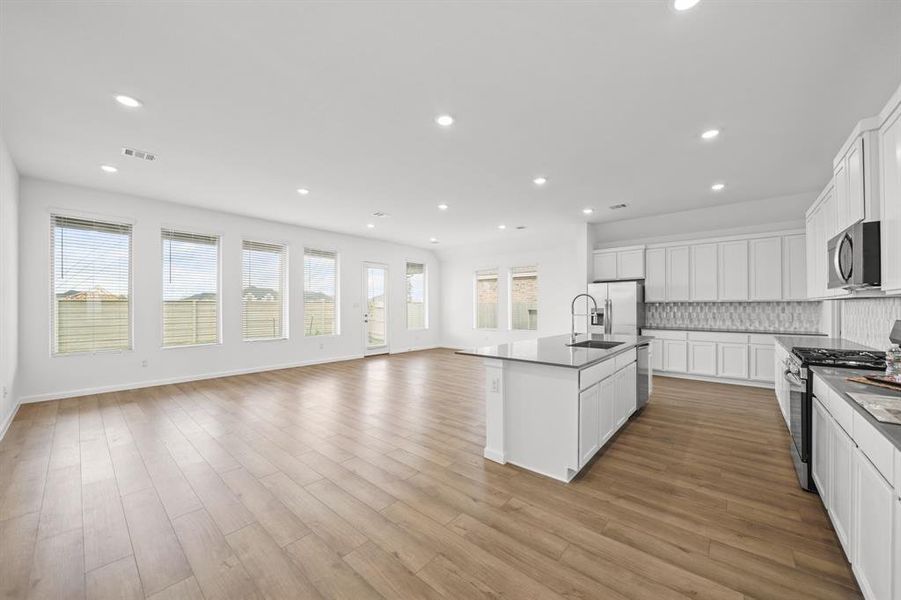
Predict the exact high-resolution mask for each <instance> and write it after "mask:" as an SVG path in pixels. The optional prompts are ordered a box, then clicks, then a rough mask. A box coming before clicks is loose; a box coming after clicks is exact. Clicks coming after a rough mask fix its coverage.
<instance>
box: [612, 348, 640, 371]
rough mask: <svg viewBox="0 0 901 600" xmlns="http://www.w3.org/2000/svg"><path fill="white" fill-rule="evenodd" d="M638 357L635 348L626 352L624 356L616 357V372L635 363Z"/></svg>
mask: <svg viewBox="0 0 901 600" xmlns="http://www.w3.org/2000/svg"><path fill="white" fill-rule="evenodd" d="M637 356H638V354H637V352H636V350H635V348H632V349H631V350H626V351H625V352H623V353H622V354H619V355H617V356H615V357H614V360H615V361H616V370H617V371H619V370H620V369H622V368H623V367H625V366H626V365H628V364H630V363H634V362H635V359H636V357H637Z"/></svg>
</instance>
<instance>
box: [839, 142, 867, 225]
mask: <svg viewBox="0 0 901 600" xmlns="http://www.w3.org/2000/svg"><path fill="white" fill-rule="evenodd" d="M843 162H844V163H845V170H846V171H847V180H848V190H847V192H848V194H847V196H845V205H844V206H843V207H842V209H841V210H842V219H843V220H841V221H839V229H840V230H844V229H845V228H847V227H850V226H851V225H853V224H854V223H857V222H858V221H863V219H864V212H865V209H864V193H865V187H864V164H863V137H860V138H858V139H857V140H856V141H855V142H854V144H853V145H852V146H851V149H850V150H848V154H846V155H845V158H844V160H843Z"/></svg>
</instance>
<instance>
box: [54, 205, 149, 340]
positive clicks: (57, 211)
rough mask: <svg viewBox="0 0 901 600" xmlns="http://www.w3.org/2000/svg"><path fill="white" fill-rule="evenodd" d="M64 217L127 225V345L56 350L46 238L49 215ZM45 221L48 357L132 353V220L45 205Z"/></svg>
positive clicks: (133, 243) (133, 254) (133, 334)
mask: <svg viewBox="0 0 901 600" xmlns="http://www.w3.org/2000/svg"><path fill="white" fill-rule="evenodd" d="M54 217H68V218H71V219H84V220H86V221H102V222H107V223H117V224H120V225H129V226H130V227H131V241H130V243H129V244H128V348H110V349H106V350H85V351H83V352H57V351H56V340H55V339H54V337H53V332H54V331H55V329H56V265H55V264H54V262H53V260H54V257H55V251H54V249H53V248H51V247H50V241H51V240H52V239H53V226H54V223H53V218H54ZM47 223H48V225H49V227H48V228H47V229H46V231H47V236H48V239H47V243H46V244H45V246H46V247H47V248H48V249H49V250H50V256H49V257H48V262H47V265H48V267H49V269H50V277H48V278H47V281H48V283H49V289H48V294H47V298H48V299H49V300H50V310H49V314H50V321H49V323H48V324H49V325H50V331H49V332H48V333H47V339H48V340H49V342H50V344H49V350H50V357H51V358H66V357H69V356H91V355H95V354H124V353H129V352H134V349H135V318H134V312H135V309H134V256H135V220H134V219H133V218H129V217H118V216H111V215H106V214H103V213H92V212H83V211H72V210H69V209H65V208H49V209H48V210H47Z"/></svg>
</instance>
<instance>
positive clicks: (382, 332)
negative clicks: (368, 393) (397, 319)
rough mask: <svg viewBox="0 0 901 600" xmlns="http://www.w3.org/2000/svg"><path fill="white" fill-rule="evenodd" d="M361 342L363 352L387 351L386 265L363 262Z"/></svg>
mask: <svg viewBox="0 0 901 600" xmlns="http://www.w3.org/2000/svg"><path fill="white" fill-rule="evenodd" d="M363 343H364V347H365V352H364V353H365V354H366V355H367V356H368V355H370V354H385V353H387V352H388V267H387V266H385V265H380V264H374V263H363Z"/></svg>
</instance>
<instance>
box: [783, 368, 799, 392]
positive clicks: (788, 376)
mask: <svg viewBox="0 0 901 600" xmlns="http://www.w3.org/2000/svg"><path fill="white" fill-rule="evenodd" d="M783 377H784V378H785V380H786V381H787V382H789V383H791V384H792V385H795V386H797V387H799V388H802V389H803V388H804V382H803V381H801V378H800V377H798V376H797V375H795V374H794V373H792V372H791V371H786V372H785V373H784V374H783Z"/></svg>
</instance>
